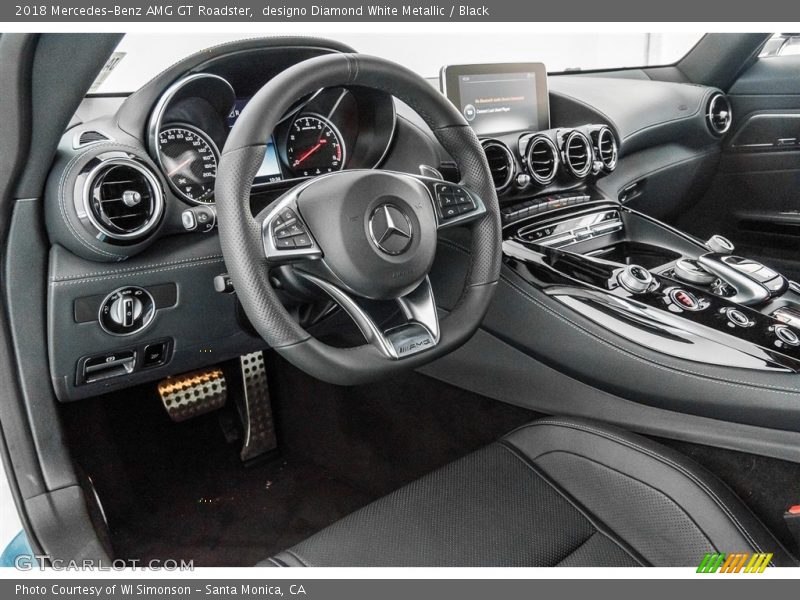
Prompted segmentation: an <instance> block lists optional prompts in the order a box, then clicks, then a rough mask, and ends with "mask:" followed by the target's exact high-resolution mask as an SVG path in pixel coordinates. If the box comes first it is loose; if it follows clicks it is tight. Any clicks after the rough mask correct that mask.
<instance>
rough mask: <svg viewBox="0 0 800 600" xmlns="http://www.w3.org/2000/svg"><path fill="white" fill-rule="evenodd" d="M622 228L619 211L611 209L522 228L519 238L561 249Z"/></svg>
mask: <svg viewBox="0 0 800 600" xmlns="http://www.w3.org/2000/svg"><path fill="white" fill-rule="evenodd" d="M622 227H623V225H622V219H621V218H620V215H619V211H617V210H614V209H610V210H602V211H597V212H593V213H590V214H585V215H580V216H576V217H570V218H566V219H561V220H558V221H553V222H550V223H544V224H534V225H530V226H526V227H522V228H521V229H520V230H519V231H518V232H517V237H519V238H520V239H522V240H524V241H526V242H535V243H537V244H540V245H542V246H548V247H553V248H561V247H564V246H569V245H570V244H574V243H577V242H583V241H585V240H589V239H592V238H596V237H600V236H603V235H608V234H610V233H614V232H616V231H620V230H621V229H622Z"/></svg>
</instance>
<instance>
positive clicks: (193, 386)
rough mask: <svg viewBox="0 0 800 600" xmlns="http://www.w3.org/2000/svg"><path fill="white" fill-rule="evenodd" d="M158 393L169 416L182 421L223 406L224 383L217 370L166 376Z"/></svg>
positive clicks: (226, 389)
mask: <svg viewBox="0 0 800 600" xmlns="http://www.w3.org/2000/svg"><path fill="white" fill-rule="evenodd" d="M158 393H159V395H160V396H161V402H163V403H164V408H165V409H167V414H168V415H169V418H170V419H172V420H173V421H185V420H186V419H191V418H192V417H196V416H198V415H202V414H205V413H207V412H211V411H212V410H217V409H218V408H222V407H223V406H225V401H226V399H227V397H228V385H227V382H226V381H225V374H224V373H223V372H222V370H221V369H208V370H204V371H192V372H191V373H184V374H183V375H177V376H175V377H167V378H166V379H164V380H163V381H160V382H159V384H158Z"/></svg>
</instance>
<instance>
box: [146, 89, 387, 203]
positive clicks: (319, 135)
mask: <svg viewBox="0 0 800 600" xmlns="http://www.w3.org/2000/svg"><path fill="white" fill-rule="evenodd" d="M249 100H250V96H247V95H244V96H239V95H237V92H236V91H235V90H234V88H233V86H232V85H231V84H230V83H229V82H228V81H227V80H226V79H224V78H223V77H221V76H219V75H215V74H210V73H196V74H192V75H189V76H187V77H184V78H183V79H181V80H179V81H178V82H176V83H175V84H173V85H172V86H171V87H170V88H168V89H167V90H166V91H165V92H164V94H163V95H162V96H161V98H160V99H159V101H158V103H157V104H156V106H155V108H154V109H153V112H152V115H151V118H150V122H149V125H148V148H149V151H150V153H151V155H152V157H153V159H154V160H155V162H156V164H157V165H158V166H159V167H160V169H161V171H162V173H163V174H164V177H165V178H166V180H167V182H168V183H169V186H170V188H171V191H172V192H173V193H174V194H175V195H176V196H177V197H178V198H180V199H181V200H183V201H184V202H187V203H189V204H212V203H213V202H214V184H215V180H216V176H217V166H218V164H219V157H220V149H221V148H223V147H224V145H225V141H226V139H227V136H228V134H229V132H230V131H231V129H232V128H233V126H234V124H235V123H236V120H237V119H238V117H239V115H240V114H241V112H242V111H243V110H244V109H245V107H246V106H247V103H248V101H249ZM395 118H396V115H395V110H394V102H393V100H392V98H391V96H389V95H386V94H383V93H381V92H377V91H373V90H367V89H364V88H344V87H336V88H326V89H322V90H319V91H317V92H316V93H314V94H311V95H310V96H308V97H306V98H302V99H301V100H299V101H298V102H297V103H296V104H295V105H294V107H293V108H292V109H291V110H289V112H288V113H287V114H286V115H284V117H283V119H282V120H281V121H280V123H279V124H278V126H277V127H276V128H275V131H273V133H272V135H271V136H270V138H269V139H268V140H266V146H267V150H266V153H265V156H264V161H263V163H262V165H261V167H260V168H259V170H258V173H257V174H256V177H255V179H254V181H253V185H254V186H255V187H263V186H270V185H276V184H281V183H284V182H287V181H288V182H291V181H292V180H297V179H303V178H308V177H315V176H318V175H323V174H325V173H332V172H334V171H340V170H342V169H348V168H375V167H377V166H379V165H380V163H381V162H382V160H383V158H384V157H385V155H386V153H387V151H388V149H389V145H390V144H391V141H392V138H393V135H394V129H395Z"/></svg>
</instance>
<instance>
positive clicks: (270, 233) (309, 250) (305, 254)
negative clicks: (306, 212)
mask: <svg viewBox="0 0 800 600" xmlns="http://www.w3.org/2000/svg"><path fill="white" fill-rule="evenodd" d="M307 184H308V182H305V183H302V184H300V185H298V186H297V187H295V188H293V189H291V190H289V191H288V192H287V193H286V194H284V195H283V196H282V197H281V198H280V199H279V200H278V201H277V202H276V203H275V204H274V206H272V207H270V208H268V209H267V215H266V217H264V219H263V220H262V222H261V240H262V243H263V245H264V255H265V256H266V257H267V261H268V262H269V263H271V264H274V265H279V264H286V263H293V262H298V261H303V260H316V259H319V258H322V255H323V253H322V248H320V245H319V243H318V242H317V240H316V239H315V237H314V235H313V234H312V233H311V229H310V228H309V226H308V223H306V222H305V220H303V218H302V216H301V215H300V211H299V210H298V209H297V197H298V195H299V194H300V192H301V191H302V189H303V188H304V187H306V185H307Z"/></svg>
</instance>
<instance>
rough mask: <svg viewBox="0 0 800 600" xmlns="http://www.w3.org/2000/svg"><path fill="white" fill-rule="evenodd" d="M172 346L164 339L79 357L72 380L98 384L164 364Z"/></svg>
mask: <svg viewBox="0 0 800 600" xmlns="http://www.w3.org/2000/svg"><path fill="white" fill-rule="evenodd" d="M172 349H173V341H172V339H171V338H167V339H161V340H155V341H151V342H146V343H143V344H138V345H136V346H127V347H124V348H119V349H116V350H113V351H111V352H102V353H100V354H92V355H90V356H84V357H82V358H81V359H80V360H78V367H77V373H76V377H75V383H76V385H84V384H89V383H97V382H99V381H105V380H107V379H112V378H114V377H121V376H123V375H131V374H132V373H135V372H137V371H141V370H145V369H152V368H155V367H160V366H163V365H165V364H167V363H168V362H169V361H170V358H171V357H172Z"/></svg>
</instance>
